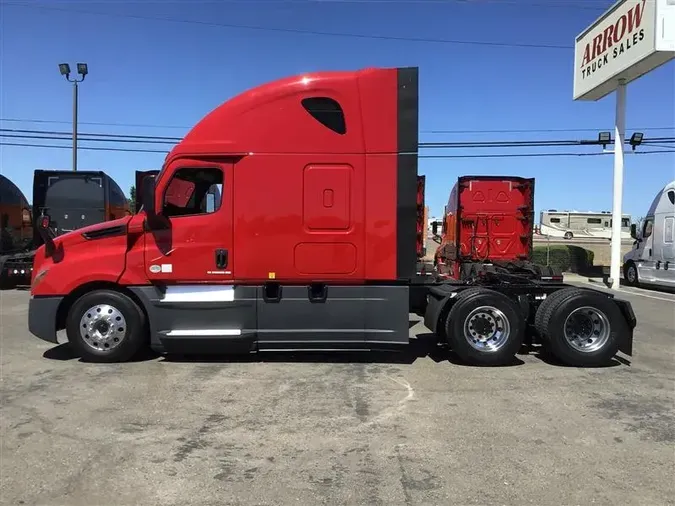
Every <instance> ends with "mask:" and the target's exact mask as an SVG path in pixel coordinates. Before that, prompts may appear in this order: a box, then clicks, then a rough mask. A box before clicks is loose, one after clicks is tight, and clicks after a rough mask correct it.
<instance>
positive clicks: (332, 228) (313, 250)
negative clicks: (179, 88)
mask: <svg viewBox="0 0 675 506" xmlns="http://www.w3.org/2000/svg"><path fill="white" fill-rule="evenodd" d="M418 100H419V98H418V71H417V68H393V69H366V70H360V71H355V72H319V73H314V74H309V75H303V76H294V77H289V78H285V79H281V80H278V81H274V82H270V83H267V84H263V85H261V86H258V87H256V88H255V89H252V90H249V91H247V92H244V93H242V94H240V95H238V96H236V97H234V98H231V99H230V100H228V101H226V102H225V103H223V104H221V105H220V106H219V107H217V108H216V109H214V110H213V111H212V112H210V113H209V114H208V115H207V116H206V117H204V118H203V119H202V120H201V121H200V122H199V123H198V124H197V125H196V126H195V127H194V128H193V129H192V130H191V131H190V132H189V133H188V134H187V135H186V136H185V138H184V139H183V140H182V141H181V142H180V143H178V144H177V145H176V146H175V147H174V148H173V149H172V151H171V152H170V153H169V154H168V155H167V157H166V159H165V161H164V165H163V167H162V169H161V171H160V173H159V174H157V176H156V177H146V178H145V179H144V182H143V196H142V202H143V206H142V209H141V211H140V212H139V213H137V214H135V215H133V216H128V217H125V218H122V219H118V220H115V221H112V222H109V223H100V224H97V225H92V226H88V227H85V228H83V229H80V230H77V231H74V232H70V233H67V234H64V235H62V236H60V237H58V238H56V239H53V240H49V241H47V242H46V243H45V245H44V247H41V248H40V249H39V250H38V252H37V253H36V255H35V264H34V267H35V271H34V273H33V279H32V286H31V295H32V297H31V299H30V305H29V311H28V325H29V329H30V331H31V332H32V333H33V334H34V335H35V336H37V337H39V338H41V339H44V340H46V341H49V342H52V343H56V342H57V339H56V333H57V331H58V330H59V329H65V330H66V333H67V335H68V340H69V342H70V344H71V346H72V347H73V348H74V349H75V350H76V352H77V353H78V354H79V355H80V356H81V357H83V359H85V360H90V361H101V362H119V361H125V360H128V359H130V358H131V357H132V356H134V354H135V353H137V352H138V351H139V350H141V349H142V348H144V347H147V346H150V347H151V348H152V349H154V350H155V351H157V352H159V353H181V354H186V353H235V352H241V353H250V352H254V351H265V350H274V351H281V350H317V349H322V350H326V349H329V350H372V349H390V350H391V349H398V350H400V349H402V346H405V345H407V344H408V343H409V328H410V325H409V323H410V321H409V314H410V309H411V306H412V304H413V303H412V301H413V299H416V300H419V298H417V297H416V296H415V297H413V296H412V294H413V292H415V293H420V292H421V293H423V295H424V296H423V297H421V299H422V300H423V301H424V308H422V310H423V314H424V323H425V325H426V326H427V327H428V328H429V329H430V330H431V331H432V332H433V333H434V334H435V335H436V336H437V338H438V341H439V343H441V344H444V345H446V346H448V347H450V348H451V349H452V350H453V351H454V352H455V353H456V354H457V355H458V356H459V357H461V359H463V360H464V361H466V362H468V363H472V364H479V365H500V364H505V363H509V362H511V361H512V360H513V358H514V355H515V354H516V353H517V352H518V351H519V349H520V348H521V346H522V344H523V342H524V340H525V338H526V331H528V332H529V330H530V329H534V331H533V332H529V334H530V335H531V336H532V338H533V339H536V340H538V341H539V342H541V343H543V344H544V345H545V346H546V347H548V348H549V349H550V350H551V352H552V353H553V354H554V355H555V356H557V357H559V359H560V360H562V361H563V362H565V363H567V364H572V365H576V366H589V365H599V364H606V363H608V362H609V361H610V360H611V359H612V357H613V356H614V355H615V354H616V353H617V352H618V351H622V352H624V353H626V354H629V355H630V354H631V350H632V339H633V329H634V327H635V323H636V320H635V315H634V314H633V311H632V308H631V305H630V303H629V302H627V301H623V300H620V299H616V298H614V297H613V296H612V295H611V294H608V293H604V292H601V291H596V290H591V289H586V288H578V287H573V286H567V285H564V284H563V283H551V282H547V281H543V280H541V279H533V278H531V277H527V276H516V275H513V274H508V275H504V274H503V273H501V272H499V271H493V270H488V271H486V273H485V275H483V276H480V277H477V278H476V279H474V280H472V281H471V282H467V281H456V280H442V279H437V278H436V277H435V276H422V275H420V271H419V258H420V255H421V254H422V253H423V246H424V245H423V243H422V241H423V234H422V231H423V229H424V227H425V226H426V223H425V221H424V215H425V213H424V211H423V208H424V205H423V204H424V203H423V185H421V184H419V183H421V180H420V179H418V174H417V162H418V155H417V151H418ZM214 188H215V189H217V194H218V195H219V197H218V198H217V200H216V202H215V205H212V206H209V205H208V195H209V194H212V195H213V194H216V192H215V191H214ZM47 225H48V223H46V222H45V221H43V222H41V227H46V226H47ZM478 232H479V231H477V233H478ZM479 251H483V250H481V249H479Z"/></svg>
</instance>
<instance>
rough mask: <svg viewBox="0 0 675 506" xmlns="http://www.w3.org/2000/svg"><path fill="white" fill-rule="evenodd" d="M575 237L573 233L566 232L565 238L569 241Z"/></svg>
mask: <svg viewBox="0 0 675 506" xmlns="http://www.w3.org/2000/svg"><path fill="white" fill-rule="evenodd" d="M573 237H574V234H573V233H572V232H565V235H564V238H565V239H567V240H568V241H569V240H570V239H572V238H573Z"/></svg>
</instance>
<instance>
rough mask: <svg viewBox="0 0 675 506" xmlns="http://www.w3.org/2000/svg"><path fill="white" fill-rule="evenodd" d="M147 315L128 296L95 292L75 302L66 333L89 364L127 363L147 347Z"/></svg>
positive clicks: (78, 352)
mask: <svg viewBox="0 0 675 506" xmlns="http://www.w3.org/2000/svg"><path fill="white" fill-rule="evenodd" d="M145 328H146V326H145V314H144V313H143V311H141V309H140V308H139V307H138V305H137V304H136V303H135V302H134V301H133V300H132V299H131V298H129V297H128V296H126V295H124V294H123V293H120V292H116V291H114V290H95V291H92V292H89V293H86V294H84V295H83V296H81V297H80V298H79V299H77V300H76V301H75V303H74V304H73V306H72V307H71V308H70V311H69V312H68V320H67V322H66V332H67V334H68V341H69V342H70V345H71V346H72V347H73V349H74V350H75V352H76V353H77V354H78V355H79V356H80V357H82V359H83V360H85V361H88V362H125V361H127V360H129V359H130V358H131V357H133V356H134V355H135V354H136V353H137V352H138V351H139V350H140V349H141V348H142V347H143V346H144V345H145V343H146V333H145Z"/></svg>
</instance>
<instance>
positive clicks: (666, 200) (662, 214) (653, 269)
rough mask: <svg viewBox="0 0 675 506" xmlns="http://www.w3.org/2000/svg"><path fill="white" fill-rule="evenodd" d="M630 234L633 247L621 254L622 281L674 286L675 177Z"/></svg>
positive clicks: (659, 193) (658, 194)
mask: <svg viewBox="0 0 675 506" xmlns="http://www.w3.org/2000/svg"><path fill="white" fill-rule="evenodd" d="M631 236H632V237H633V238H634V239H635V243H634V245H633V249H632V250H631V251H629V252H628V253H626V254H625V255H624V257H623V275H624V279H625V281H626V282H627V283H628V284H631V285H637V284H638V283H644V284H651V285H660V286H663V287H671V288H675V181H671V182H670V183H668V184H667V185H666V186H664V187H663V189H662V190H660V191H659V192H658V193H657V194H656V197H655V198H654V201H653V202H652V205H651V206H650V207H649V211H648V212H647V216H645V218H644V219H643V220H642V222H641V223H640V225H639V227H637V226H636V225H633V226H632V227H631Z"/></svg>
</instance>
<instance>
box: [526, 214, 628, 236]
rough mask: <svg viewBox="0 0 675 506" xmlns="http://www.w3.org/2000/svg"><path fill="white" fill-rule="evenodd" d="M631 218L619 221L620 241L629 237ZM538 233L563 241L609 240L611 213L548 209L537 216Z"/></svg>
mask: <svg viewBox="0 0 675 506" xmlns="http://www.w3.org/2000/svg"><path fill="white" fill-rule="evenodd" d="M630 226H631V217H630V215H627V214H624V215H623V218H622V219H621V239H625V240H628V239H630V238H631V236H630ZM539 233H540V234H541V235H544V236H548V237H563V238H565V239H572V238H575V237H576V238H584V239H611V238H612V213H611V212H609V211H605V212H591V211H557V210H554V209H549V210H548V211H542V212H541V214H540V216H539Z"/></svg>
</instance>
